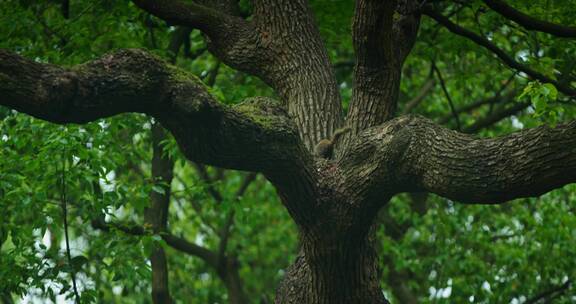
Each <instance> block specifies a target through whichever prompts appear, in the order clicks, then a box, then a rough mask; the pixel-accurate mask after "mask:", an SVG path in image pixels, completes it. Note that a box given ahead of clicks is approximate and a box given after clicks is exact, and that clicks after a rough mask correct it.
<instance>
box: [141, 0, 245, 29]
mask: <svg viewBox="0 0 576 304" xmlns="http://www.w3.org/2000/svg"><path fill="white" fill-rule="evenodd" d="M133 2H134V4H136V5H137V6H138V7H140V8H141V9H143V10H145V11H147V12H149V13H151V14H152V15H154V16H156V17H158V18H160V19H163V20H166V21H167V22H170V23H171V24H174V25H184V26H189V27H192V28H197V29H199V30H201V31H203V32H205V33H206V34H208V35H209V36H213V37H215V38H216V37H220V36H221V35H225V33H224V32H225V31H226V30H227V29H228V28H229V27H230V25H231V23H233V22H239V20H241V19H237V20H234V19H233V18H232V16H230V15H227V14H225V13H222V12H221V11H218V10H214V9H211V8H209V7H206V6H203V5H199V4H197V3H195V2H187V3H184V2H181V1H179V0H168V1H154V0H133Z"/></svg>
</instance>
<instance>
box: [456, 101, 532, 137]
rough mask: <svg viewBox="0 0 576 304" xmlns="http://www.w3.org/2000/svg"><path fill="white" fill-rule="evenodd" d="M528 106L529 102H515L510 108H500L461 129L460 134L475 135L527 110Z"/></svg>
mask: <svg viewBox="0 0 576 304" xmlns="http://www.w3.org/2000/svg"><path fill="white" fill-rule="evenodd" d="M530 104H531V103H530V102H515V103H513V104H512V106H509V107H505V106H502V107H501V108H499V109H498V110H496V111H494V112H493V113H491V114H489V115H488V116H486V117H484V118H482V119H479V120H477V121H476V122H475V123H474V124H472V125H470V126H467V127H465V128H463V129H462V132H464V133H475V132H477V131H478V130H481V129H484V128H487V127H489V126H492V125H494V124H495V123H497V122H499V121H501V120H502V119H505V118H507V117H510V116H512V115H515V114H517V113H518V112H520V111H522V110H524V109H526V108H528V107H529V106H530Z"/></svg>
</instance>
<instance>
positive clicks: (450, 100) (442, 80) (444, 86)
mask: <svg viewBox="0 0 576 304" xmlns="http://www.w3.org/2000/svg"><path fill="white" fill-rule="evenodd" d="M432 69H433V70H434V71H435V72H436V75H437V76H438V80H439V81H440V86H441V87H442V91H443V92H444V96H446V100H448V105H449V106H450V112H451V113H452V117H453V118H454V120H455V121H456V129H457V130H458V131H460V130H462V125H461V124H460V118H458V113H457V112H456V109H455V108H454V103H453V102H452V97H450V93H448V89H447V88H446V83H444V78H443V77H442V73H440V70H439V69H438V67H437V66H436V64H435V63H432Z"/></svg>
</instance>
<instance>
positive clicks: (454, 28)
mask: <svg viewBox="0 0 576 304" xmlns="http://www.w3.org/2000/svg"><path fill="white" fill-rule="evenodd" d="M422 13H424V14H425V15H427V16H429V17H431V18H432V19H434V20H436V22H438V23H440V24H442V25H443V26H445V27H446V28H447V29H448V30H449V31H450V32H452V33H454V34H456V35H459V36H462V37H465V38H467V39H470V40H472V41H473V42H475V43H476V44H478V45H480V46H482V47H484V48H486V49H487V50H489V51H491V52H492V53H494V54H495V55H496V56H497V57H498V58H500V60H502V61H503V62H504V63H505V64H506V65H508V66H509V67H511V68H513V69H516V70H518V71H520V72H523V73H525V74H526V75H528V76H529V77H530V78H532V79H536V80H540V81H542V82H544V83H551V84H553V85H554V86H556V88H558V90H559V91H560V92H562V93H564V94H566V95H568V96H576V89H574V88H572V87H570V86H569V85H565V84H563V83H560V82H558V81H556V80H554V79H551V78H549V77H547V76H545V75H544V74H542V73H539V72H537V71H535V70H533V69H531V68H529V67H527V66H526V65H523V64H521V63H519V62H518V61H516V60H515V59H514V58H512V57H511V56H509V55H508V54H506V52H504V51H503V50H502V49H500V48H498V47H497V46H496V45H495V44H493V43H492V42H490V41H489V40H488V39H486V38H484V37H482V36H480V35H478V34H476V33H474V32H472V31H469V30H467V29H465V28H463V27H460V26H458V25H456V24H455V23H453V22H452V21H450V19H448V18H446V17H444V16H442V15H441V14H439V13H438V12H436V11H434V10H432V9H430V8H426V7H425V8H423V9H422Z"/></svg>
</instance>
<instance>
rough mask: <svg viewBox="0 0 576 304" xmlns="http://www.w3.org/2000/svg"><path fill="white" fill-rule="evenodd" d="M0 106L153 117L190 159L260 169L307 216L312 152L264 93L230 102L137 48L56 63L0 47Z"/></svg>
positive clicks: (58, 113)
mask: <svg viewBox="0 0 576 304" xmlns="http://www.w3.org/2000/svg"><path fill="white" fill-rule="evenodd" d="M0 105H5V106H8V107H10V108H13V109H16V110H18V111H21V112H24V113H27V114H30V115H33V116H35V117H38V118H41V119H44V120H48V121H51V122H55V123H60V124H63V123H71V122H72V123H86V122H89V121H93V120H96V119H99V118H104V117H108V116H112V115H116V114H120V113H124V112H141V113H146V114H149V115H151V116H153V117H155V118H156V119H158V120H159V121H160V122H161V123H162V125H163V126H164V127H165V128H167V129H168V130H169V131H170V132H171V133H172V135H174V138H175V139H176V141H177V143H178V144H179V146H180V148H181V150H182V152H183V154H184V155H185V156H186V157H187V158H188V159H190V160H192V161H196V162H200V163H204V164H208V165H214V166H218V167H223V168H230V169H238V170H245V171H256V172H263V173H264V174H265V175H266V176H267V177H268V178H269V179H270V180H271V181H273V182H274V184H275V185H276V186H277V187H278V189H279V192H280V193H281V196H282V197H284V198H285V200H284V201H285V203H287V204H289V205H290V206H287V208H288V210H290V211H291V213H292V216H293V217H294V218H295V220H296V221H297V222H303V221H307V222H313V219H312V218H313V214H314V212H313V209H314V207H312V206H311V205H310V203H311V202H313V201H314V200H313V198H314V197H315V196H316V193H315V191H317V189H316V186H315V184H314V182H313V181H314V180H315V175H316V174H317V173H316V172H315V171H314V170H313V169H312V167H313V166H312V157H311V155H310V153H308V152H307V151H306V148H305V147H304V145H303V144H302V141H301V140H300V139H299V136H298V133H297V130H296V128H295V126H294V125H293V123H292V121H291V119H290V118H289V117H288V115H287V114H286V112H285V111H284V110H283V108H282V107H281V106H280V105H279V104H278V103H277V102H275V101H273V100H270V99H267V98H251V99H248V100H246V101H245V102H243V103H241V104H238V105H235V106H233V107H229V106H226V105H222V104H220V103H218V102H217V101H216V100H215V99H214V98H213V97H212V96H211V95H210V94H209V93H208V92H207V90H206V87H205V86H204V85H203V84H202V83H201V81H200V80H198V79H197V78H194V77H191V76H189V75H188V74H186V73H185V72H183V71H181V70H178V69H177V68H175V67H173V66H170V65H167V64H166V63H165V62H163V61H162V60H160V59H158V58H156V57H154V56H151V55H149V54H147V53H146V52H144V51H141V50H123V51H119V52H117V53H114V54H110V55H106V56H104V57H103V58H101V59H99V60H96V61H93V62H89V63H87V64H83V65H80V66H76V67H73V68H68V69H65V68H62V67H58V66H53V65H48V64H41V63H37V62H33V61H31V60H26V59H24V58H22V57H20V56H18V55H14V54H11V53H9V52H7V51H1V50H0Z"/></svg>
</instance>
